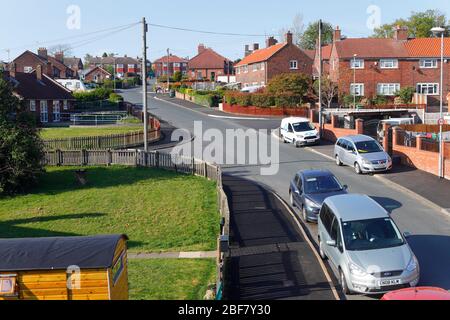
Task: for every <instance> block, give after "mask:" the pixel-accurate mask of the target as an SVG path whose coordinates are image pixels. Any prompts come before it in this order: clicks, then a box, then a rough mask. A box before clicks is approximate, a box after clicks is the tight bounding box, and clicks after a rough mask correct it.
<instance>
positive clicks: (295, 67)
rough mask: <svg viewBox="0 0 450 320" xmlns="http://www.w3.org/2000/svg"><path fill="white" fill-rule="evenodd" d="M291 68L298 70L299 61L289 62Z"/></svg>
mask: <svg viewBox="0 0 450 320" xmlns="http://www.w3.org/2000/svg"><path fill="white" fill-rule="evenodd" d="M289 68H290V69H291V70H297V69H298V61H297V60H291V61H289Z"/></svg>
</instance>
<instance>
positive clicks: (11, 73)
mask: <svg viewBox="0 0 450 320" xmlns="http://www.w3.org/2000/svg"><path fill="white" fill-rule="evenodd" d="M16 68H17V67H16V63H15V62H11V63H10V64H9V76H10V77H11V78H15V77H16Z"/></svg>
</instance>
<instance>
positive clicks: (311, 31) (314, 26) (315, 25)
mask: <svg viewBox="0 0 450 320" xmlns="http://www.w3.org/2000/svg"><path fill="white" fill-rule="evenodd" d="M333 34H334V27H333V25H332V24H330V23H328V22H322V45H327V44H330V43H333ZM317 39H319V21H316V22H312V23H310V24H309V25H308V27H307V28H306V30H305V32H303V34H302V36H301V39H300V47H301V48H302V49H305V50H314V49H315V48H316V44H317Z"/></svg>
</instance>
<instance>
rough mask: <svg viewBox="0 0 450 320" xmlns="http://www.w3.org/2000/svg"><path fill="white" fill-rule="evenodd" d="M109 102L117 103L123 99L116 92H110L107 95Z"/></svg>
mask: <svg viewBox="0 0 450 320" xmlns="http://www.w3.org/2000/svg"><path fill="white" fill-rule="evenodd" d="M108 100H109V101H110V102H112V103H118V102H122V101H123V97H122V96H121V95H119V94H117V93H114V92H113V93H111V94H110V95H109V99H108Z"/></svg>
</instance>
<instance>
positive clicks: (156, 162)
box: [44, 150, 230, 299]
mask: <svg viewBox="0 0 450 320" xmlns="http://www.w3.org/2000/svg"><path fill="white" fill-rule="evenodd" d="M44 164H45V165H47V166H99V165H102V166H110V165H124V166H133V167H137V166H138V167H149V168H160V169H165V170H171V171H175V172H178V173H183V174H189V175H196V176H200V177H203V178H206V179H209V180H212V181H216V182H217V201H218V207H219V211H220V215H221V223H220V226H221V228H220V235H219V239H218V250H217V281H216V297H217V298H219V299H221V298H222V297H223V295H224V294H223V290H224V285H223V284H224V272H225V270H226V266H225V262H226V259H225V258H226V255H227V254H228V249H224V250H221V247H222V246H221V243H223V241H224V239H225V240H226V239H229V235H230V209H229V204H228V197H227V195H226V193H225V191H224V189H223V184H222V170H221V168H220V167H219V166H216V165H214V164H211V163H208V162H206V161H203V160H198V159H196V158H193V157H184V156H178V155H172V154H169V153H162V152H158V151H152V152H144V151H139V150H132V151H121V150H72V151H61V150H52V151H46V152H45V158H44ZM226 241H227V240H226ZM227 247H228V246H227Z"/></svg>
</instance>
